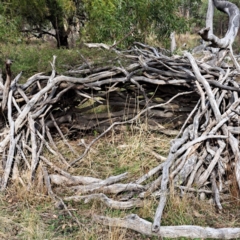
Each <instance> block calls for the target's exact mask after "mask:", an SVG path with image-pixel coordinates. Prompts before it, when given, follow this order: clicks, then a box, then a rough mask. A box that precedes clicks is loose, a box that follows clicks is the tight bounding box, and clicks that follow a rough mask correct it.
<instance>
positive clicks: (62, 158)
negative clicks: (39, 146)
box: [37, 131, 70, 167]
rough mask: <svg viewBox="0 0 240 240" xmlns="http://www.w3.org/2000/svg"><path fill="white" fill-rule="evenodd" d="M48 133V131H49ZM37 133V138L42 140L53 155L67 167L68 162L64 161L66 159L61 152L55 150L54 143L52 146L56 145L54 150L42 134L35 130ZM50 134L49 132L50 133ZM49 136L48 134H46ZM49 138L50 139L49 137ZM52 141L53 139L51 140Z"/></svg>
mask: <svg viewBox="0 0 240 240" xmlns="http://www.w3.org/2000/svg"><path fill="white" fill-rule="evenodd" d="M49 134H50V133H49ZM37 135H38V136H39V138H40V139H41V140H42V141H43V143H44V144H45V146H46V147H47V149H48V150H49V151H50V152H51V153H52V154H53V155H55V156H57V157H59V158H60V159H61V160H62V162H63V163H64V164H65V165H66V166H67V167H70V166H69V164H68V162H67V161H66V159H65V158H64V157H63V156H62V154H61V153H60V152H59V151H58V150H57V147H56V145H55V143H54V146H55V147H56V151H54V150H53V149H52V148H51V146H50V145H49V144H48V142H47V141H46V140H45V139H44V137H43V136H42V134H41V133H40V132H39V131H37ZM47 135H48V131H47ZM50 135H51V134H50ZM48 137H49V135H48ZM49 140H50V139H49ZM53 142H54V141H53Z"/></svg>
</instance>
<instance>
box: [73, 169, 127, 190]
mask: <svg viewBox="0 0 240 240" xmlns="http://www.w3.org/2000/svg"><path fill="white" fill-rule="evenodd" d="M127 175H128V173H127V172H126V173H122V174H120V175H117V176H111V177H109V178H107V179H105V180H102V181H101V182H98V183H93V184H89V185H87V186H75V187H73V189H75V190H77V191H78V193H79V192H81V193H87V192H93V191H95V190H97V189H99V188H101V187H104V186H108V185H111V184H114V183H116V182H119V181H122V180H124V179H126V177H127Z"/></svg>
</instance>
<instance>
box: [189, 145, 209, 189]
mask: <svg viewBox="0 0 240 240" xmlns="http://www.w3.org/2000/svg"><path fill="white" fill-rule="evenodd" d="M206 156H207V151H206V150H205V151H204V152H203V154H202V155H201V156H200V157H199V160H198V163H197V164H196V166H195V167H194V169H193V171H192V173H191V175H190V177H189V179H188V182H187V188H190V187H191V186H192V183H193V180H194V178H195V175H196V173H197V171H198V169H199V168H200V167H201V165H202V164H203V161H204V159H205V157H206Z"/></svg>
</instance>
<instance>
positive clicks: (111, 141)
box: [0, 124, 240, 240]
mask: <svg viewBox="0 0 240 240" xmlns="http://www.w3.org/2000/svg"><path fill="white" fill-rule="evenodd" d="M93 138H94V134H93V136H88V137H86V138H85V141H86V143H88V142H90V141H91V140H92V139H93ZM170 139H171V138H169V137H166V136H165V135H162V134H159V133H153V132H149V131H148V129H147V127H146V125H144V124H142V125H139V129H138V130H136V129H135V130H133V129H132V128H131V126H129V128H128V131H125V132H122V133H115V132H112V133H110V134H108V135H107V136H105V137H103V138H102V139H101V140H99V141H98V142H97V143H96V144H95V145H94V146H93V148H92V149H91V150H90V152H89V154H88V155H87V156H86V157H85V158H84V160H83V161H82V162H81V164H78V166H76V167H74V168H72V169H71V170H70V171H71V173H72V174H74V175H85V176H93V177H97V178H106V177H109V176H111V175H116V174H120V173H123V172H129V178H128V179H127V181H128V182H129V181H132V180H135V179H137V178H139V177H140V176H141V175H143V174H145V173H146V172H148V171H149V169H151V168H153V167H155V166H157V165H158V164H159V161H158V160H157V159H156V158H155V157H154V156H152V155H151V153H149V152H148V151H146V149H148V148H150V149H154V150H155V151H156V152H158V153H159V154H162V155H165V156H166V155H167V154H168V150H169V142H170ZM70 143H71V145H72V146H73V147H74V148H75V149H76V150H77V151H79V152H81V151H83V147H81V146H79V144H78V143H79V140H78V141H70ZM58 148H59V151H61V152H62V153H63V154H64V156H65V157H66V158H67V159H68V160H71V159H72V158H73V154H72V153H71V152H70V151H69V149H67V148H66V146H65V145H64V143H63V142H62V141H61V140H60V139H59V140H58ZM52 160H55V163H56V164H58V165H59V162H58V161H57V160H56V159H52ZM39 176H40V174H39ZM26 179H27V178H26ZM39 179H41V177H39V178H38V179H36V185H35V186H34V189H33V190H30V191H28V190H26V188H24V187H23V186H22V185H20V184H15V185H14V186H11V188H9V189H8V191H7V192H6V194H5V195H0V216H1V217H0V239H59V240H63V239H74V240H75V239H76V240H77V239H89V240H90V239H92V240H95V239H96V240H100V239H104V240H115V239H116V240H119V239H120V240H125V239H126V240H128V239H129V240H130V239H140V240H141V239H157V238H154V237H147V236H142V235H141V234H138V233H135V232H133V231H130V230H125V229H119V228H109V227H106V226H101V225H98V224H96V223H94V222H93V221H92V219H91V216H92V215H93V214H102V215H107V216H112V217H124V216H126V215H128V214H129V213H136V214H138V215H139V216H141V217H142V218H144V219H147V220H149V221H152V220H153V218H154V214H155V210H156V207H157V204H158V201H159V200H158V199H155V198H148V199H145V202H144V207H143V208H140V209H133V210H128V211H120V210H113V209H108V208H107V207H106V206H105V205H104V204H103V203H100V202H98V201H92V202H89V203H87V204H85V203H83V202H81V203H74V202H70V203H68V208H69V210H70V211H71V212H72V214H73V215H74V216H76V217H77V218H78V219H79V221H80V223H81V224H82V225H81V226H80V227H79V226H78V225H77V224H76V222H75V221H74V219H72V218H71V217H69V215H68V213H67V212H66V211H65V210H59V209H55V208H54V206H53V203H52V202H51V199H50V198H49V197H48V196H47V195H46V190H45V188H44V186H43V184H40V183H39V182H41V181H40V180H39ZM25 181H26V180H25ZM26 185H27V184H26ZM53 190H54V191H58V192H57V194H58V195H60V196H61V195H64V191H62V192H61V191H59V188H53ZM233 202H234V201H233V199H231V198H228V200H225V201H223V206H224V210H223V212H221V213H220V212H217V211H216V209H215V207H214V205H212V204H211V203H210V202H209V201H208V200H206V201H200V200H199V199H198V196H194V195H192V196H191V197H190V198H189V197H187V196H185V197H183V198H182V197H180V195H179V193H178V192H175V193H174V195H172V196H170V198H169V200H168V203H167V206H166V210H165V212H164V215H163V225H182V224H191V225H201V226H211V227H236V226H238V227H239V226H240V224H239V223H240V221H239V220H240V213H239V205H237V204H233Z"/></svg>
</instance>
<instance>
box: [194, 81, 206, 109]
mask: <svg viewBox="0 0 240 240" xmlns="http://www.w3.org/2000/svg"><path fill="white" fill-rule="evenodd" d="M195 83H196V85H197V88H198V91H199V92H200V96H201V99H202V100H201V103H202V111H203V110H204V109H205V108H206V104H205V102H206V99H205V93H204V92H203V90H202V87H201V86H200V84H199V82H198V81H195Z"/></svg>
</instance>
